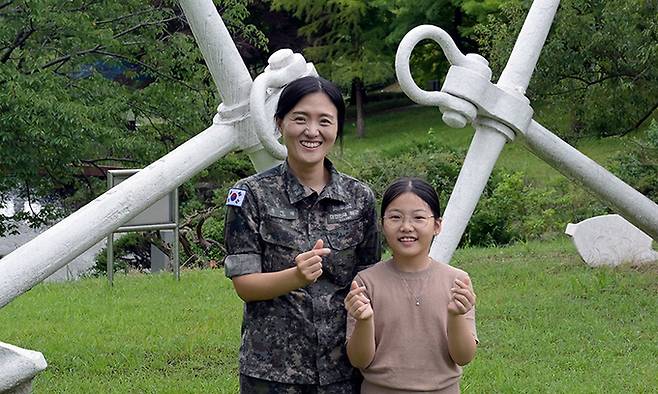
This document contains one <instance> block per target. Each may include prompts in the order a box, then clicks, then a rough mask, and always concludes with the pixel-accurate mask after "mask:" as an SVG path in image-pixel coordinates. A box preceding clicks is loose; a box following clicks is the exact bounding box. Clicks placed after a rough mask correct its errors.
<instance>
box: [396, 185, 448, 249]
mask: <svg viewBox="0 0 658 394" xmlns="http://www.w3.org/2000/svg"><path fill="white" fill-rule="evenodd" d="M440 230H441V221H440V220H439V218H435V217H434V215H433V214H432V210H431V208H430V207H429V205H427V203H426V202H425V201H423V199H422V198H420V197H418V196H417V195H416V194H414V193H412V192H405V193H402V194H400V195H399V196H397V197H396V198H395V199H393V200H392V201H391V202H390V204H389V205H388V206H387V207H386V211H385V212H384V217H383V233H384V237H385V238H386V242H387V243H388V246H389V247H390V248H391V251H392V253H393V256H394V257H395V258H396V259H400V258H407V259H410V258H418V257H421V256H422V257H425V256H427V254H428V253H429V250H430V246H431V245H432V239H433V238H434V235H436V234H438V232H439V231H440Z"/></svg>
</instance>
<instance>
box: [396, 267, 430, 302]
mask: <svg viewBox="0 0 658 394" xmlns="http://www.w3.org/2000/svg"><path fill="white" fill-rule="evenodd" d="M397 275H398V277H399V278H400V279H402V283H404V287H406V289H407V291H408V292H409V295H411V298H412V299H413V300H414V301H415V303H416V306H418V307H419V306H420V303H421V302H422V301H423V290H425V284H426V282H427V278H423V279H421V280H420V284H421V287H420V291H418V294H416V293H414V291H413V290H411V286H409V283H408V282H407V280H406V279H404V278H403V277H402V275H400V274H397Z"/></svg>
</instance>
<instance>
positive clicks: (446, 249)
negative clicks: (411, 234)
mask: <svg viewBox="0 0 658 394" xmlns="http://www.w3.org/2000/svg"><path fill="white" fill-rule="evenodd" d="M506 142H507V137H506V136H505V135H504V134H502V133H500V132H499V131H498V130H496V129H494V128H492V127H490V126H485V125H482V124H478V125H476V128H475V135H473V140H472V141H471V145H470V147H469V148H468V153H467V154H466V158H465V159H464V164H463V166H462V169H461V171H460V172H459V177H458V178H457V183H456V184H455V188H454V189H453V191H452V193H451V194H450V200H449V201H448V205H447V206H446V210H445V212H444V214H443V221H442V228H441V232H440V233H439V235H437V236H436V237H435V238H434V242H433V243H432V248H431V250H430V256H431V257H432V258H433V259H434V260H436V261H439V262H442V263H446V264H448V263H450V259H451V258H452V254H453V253H454V252H455V250H456V249H457V246H459V240H460V239H461V237H462V234H463V233H464V230H465V229H466V225H467V224H468V221H469V219H470V218H471V215H473V211H474V210H475V206H476V205H477V203H478V201H479V199H480V195H482V191H483V190H484V187H485V186H486V184H487V181H488V179H489V175H491V171H492V170H493V167H494V165H495V164H496V160H497V159H498V156H499V155H500V152H501V151H502V150H503V147H504V146H505V143H506Z"/></svg>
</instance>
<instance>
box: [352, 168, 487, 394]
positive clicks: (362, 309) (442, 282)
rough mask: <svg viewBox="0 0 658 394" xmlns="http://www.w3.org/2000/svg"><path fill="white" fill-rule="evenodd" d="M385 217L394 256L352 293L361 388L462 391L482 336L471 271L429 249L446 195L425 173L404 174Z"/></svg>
mask: <svg viewBox="0 0 658 394" xmlns="http://www.w3.org/2000/svg"><path fill="white" fill-rule="evenodd" d="M381 216H382V222H383V223H382V225H383V233H384V236H385V237H386V242H387V243H388V245H389V247H390V249H391V252H392V254H393V258H392V259H390V260H387V261H383V262H380V263H378V264H375V265H374V266H372V267H370V268H368V269H366V270H364V271H361V272H360V273H359V274H358V275H357V276H356V278H355V280H354V281H353V282H352V285H351V290H350V292H349V293H348V295H347V297H346V298H345V308H346V309H347V312H348V327H347V355H348V357H349V359H350V362H351V363H352V365H354V366H355V367H357V368H359V369H360V370H361V372H362V374H363V377H364V381H363V384H362V386H361V393H365V394H368V393H377V394H386V393H409V392H429V393H459V380H460V378H461V374H462V370H461V366H462V365H465V364H467V363H469V362H470V361H471V360H472V359H473V357H474V356H475V350H476V347H477V343H478V342H477V334H476V331H475V309H474V306H475V293H474V292H473V287H472V285H471V280H470V278H469V277H468V274H467V273H466V272H464V271H462V270H459V269H457V268H454V267H452V266H450V265H448V264H442V263H437V262H435V261H433V260H432V259H431V258H430V257H429V256H428V253H429V249H430V246H431V243H432V239H433V238H434V236H435V235H436V234H438V233H439V231H441V219H440V216H441V212H440V207H439V199H438V196H437V194H436V192H435V191H434V189H433V188H432V186H430V185H429V184H428V183H427V182H425V181H423V180H421V179H417V178H400V179H397V180H396V181H394V182H393V183H392V184H391V185H390V186H389V187H388V189H387V190H386V192H385V193H384V197H383V200H382V207H381Z"/></svg>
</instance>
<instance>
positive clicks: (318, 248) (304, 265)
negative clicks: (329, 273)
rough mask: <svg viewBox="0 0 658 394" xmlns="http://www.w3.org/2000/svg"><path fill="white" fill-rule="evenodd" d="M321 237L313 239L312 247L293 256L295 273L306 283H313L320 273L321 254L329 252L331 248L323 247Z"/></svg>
mask: <svg viewBox="0 0 658 394" xmlns="http://www.w3.org/2000/svg"><path fill="white" fill-rule="evenodd" d="M323 246H324V242H323V241H322V240H321V239H318V240H317V241H315V245H314V246H313V249H311V250H309V251H307V252H304V253H300V254H298V255H297V257H295V265H296V266H297V274H298V275H299V277H300V278H301V279H302V280H303V281H305V282H306V283H313V282H315V281H317V280H318V278H319V277H320V275H322V256H327V255H329V254H330V253H331V249H329V248H325V247H323Z"/></svg>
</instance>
